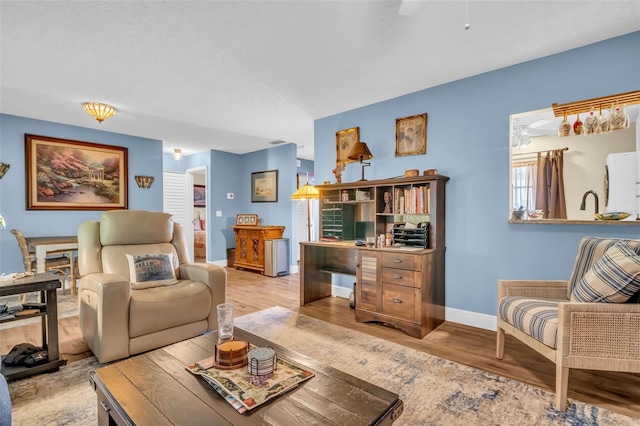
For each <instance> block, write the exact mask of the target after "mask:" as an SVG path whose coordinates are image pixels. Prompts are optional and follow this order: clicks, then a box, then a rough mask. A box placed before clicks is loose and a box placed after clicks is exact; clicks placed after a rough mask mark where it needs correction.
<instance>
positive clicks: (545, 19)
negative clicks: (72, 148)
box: [0, 0, 640, 159]
mask: <svg viewBox="0 0 640 426" xmlns="http://www.w3.org/2000/svg"><path fill="white" fill-rule="evenodd" d="M419 3H422V5H421V6H422V7H420V8H419V10H418V11H416V12H414V13H412V14H410V15H408V16H402V15H400V14H399V13H398V10H399V7H400V0H391V1H197V2H196V1H119V2H111V1H5V0H2V1H1V2H0V13H1V15H0V36H1V41H0V43H1V44H0V48H1V51H0V55H1V56H0V59H1V68H0V72H1V73H0V80H1V86H0V90H1V92H0V95H1V97H0V112H2V113H6V114H13V115H19V116H24V117H31V118H36V119H43V120H49V121H55V122H60V123H65V124H72V125H76V126H83V127H90V128H96V129H103V130H107V131H113V132H118V133H125V134H130V135H136V136H142V137H148V138H153V139H161V140H163V141H164V142H163V146H164V150H165V151H167V152H169V151H171V150H172V149H173V148H182V149H183V151H184V153H185V154H187V155H188V154H192V153H195V152H199V151H203V150H206V149H216V150H221V151H227V152H234V153H245V152H251V151H256V150H260V149H264V148H269V147H271V146H272V145H271V144H270V142H273V141H278V140H282V141H286V142H292V143H296V144H297V145H298V157H301V158H306V159H312V158H313V120H315V119H318V118H322V117H326V116H329V115H333V114H337V113H340V112H344V111H347V110H350V109H353V108H357V107H360V106H364V105H368V104H372V103H375V102H379V101H383V100H386V99H390V98H394V97H397V96H400V95H403V94H407V93H411V92H415V91H418V90H422V89H425V88H428V87H433V86H436V85H439V84H443V83H446V82H449V81H454V80H458V79H461V78H464V77H468V76H471V75H476V74H479V73H483V72H487V71H491V70H494V69H498V68H502V67H505V66H509V65H513V64H517V63H521V62H524V61H528V60H531V59H535V58H539V57H543V56H547V55H550V54H553V53H557V52H561V51H564V50H568V49H571V48H575V47H579V46H583V45H587V44H591V43H594V42H597V41H600V40H604V39H607V38H611V37H615V36H618V35H622V34H626V33H630V32H633V31H637V30H640V1H638V0H634V1H600V0H598V1H483V0H471V1H469V3H468V20H467V19H466V18H465V6H466V4H465V2H464V1H422V2H419ZM418 6H420V5H418ZM467 22H468V23H469V24H470V25H471V28H470V29H469V30H465V29H464V25H465V23H467ZM86 101H99V102H105V103H108V104H111V105H113V106H115V107H116V108H117V109H118V114H117V115H116V116H115V117H113V118H110V119H108V120H107V121H105V122H104V123H102V124H98V122H97V121H95V120H93V119H92V118H91V117H89V116H88V115H87V114H86V113H85V112H84V111H83V109H82V106H81V105H82V103H83V102H86Z"/></svg>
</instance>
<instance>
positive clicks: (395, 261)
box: [393, 258, 402, 263]
mask: <svg viewBox="0 0 640 426" xmlns="http://www.w3.org/2000/svg"><path fill="white" fill-rule="evenodd" d="M393 263H402V259H397V258H396V259H393Z"/></svg>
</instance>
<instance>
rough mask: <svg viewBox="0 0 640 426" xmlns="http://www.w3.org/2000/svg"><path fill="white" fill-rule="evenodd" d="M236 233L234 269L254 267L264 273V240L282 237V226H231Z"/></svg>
mask: <svg viewBox="0 0 640 426" xmlns="http://www.w3.org/2000/svg"><path fill="white" fill-rule="evenodd" d="M232 228H233V232H234V233H235V235H236V257H235V261H234V263H233V267H234V268H236V269H239V268H245V269H254V270H256V271H260V273H262V274H264V241H265V240H271V239H278V238H282V234H283V233H284V228H285V227H284V226H251V225H237V226H232Z"/></svg>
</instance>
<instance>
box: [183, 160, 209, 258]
mask: <svg viewBox="0 0 640 426" xmlns="http://www.w3.org/2000/svg"><path fill="white" fill-rule="evenodd" d="M186 175H187V188H188V191H189V194H190V196H189V198H188V199H190V200H191V202H190V203H188V204H187V206H186V215H185V216H186V217H187V223H188V224H191V226H189V228H188V229H186V230H185V231H186V232H185V233H186V235H187V243H188V244H189V248H190V250H189V252H190V257H192V259H191V260H192V261H193V262H202V263H206V262H207V259H208V258H209V244H207V243H208V233H209V232H208V226H207V225H208V218H209V200H208V197H207V192H208V185H207V181H208V179H207V168H206V167H205V166H202V167H194V168H191V169H187V172H186Z"/></svg>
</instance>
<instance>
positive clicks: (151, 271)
mask: <svg viewBox="0 0 640 426" xmlns="http://www.w3.org/2000/svg"><path fill="white" fill-rule="evenodd" d="M127 260H128V261H129V277H130V278H129V279H130V281H131V288H132V289H134V290H141V289H143V288H150V287H158V286H161V285H173V284H176V283H177V282H178V280H177V279H176V273H175V270H174V269H173V253H155V254H127Z"/></svg>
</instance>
